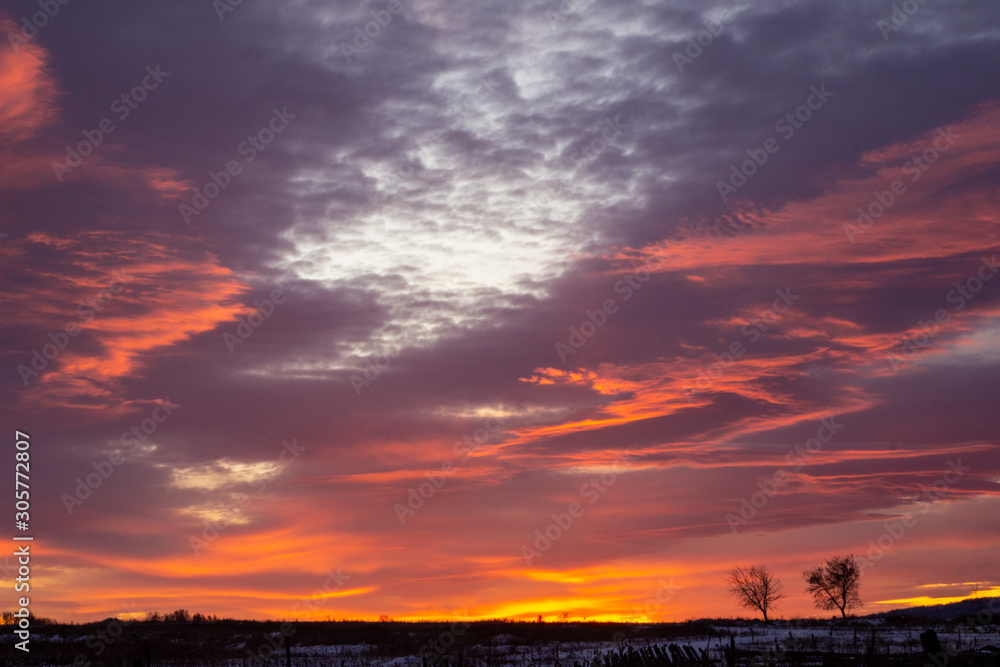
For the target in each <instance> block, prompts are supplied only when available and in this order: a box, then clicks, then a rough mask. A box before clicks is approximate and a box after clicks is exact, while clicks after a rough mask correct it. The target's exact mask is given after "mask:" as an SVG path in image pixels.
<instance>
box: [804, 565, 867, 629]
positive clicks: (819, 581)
mask: <svg viewBox="0 0 1000 667" xmlns="http://www.w3.org/2000/svg"><path fill="white" fill-rule="evenodd" d="M802 576H803V578H805V580H806V584H807V586H806V591H807V592H809V593H812V596H813V600H814V601H815V602H816V606H817V607H819V608H820V609H839V610H840V615H841V616H842V617H844V618H847V612H848V611H849V610H851V609H853V608H855V607H860V606H861V597H860V596H859V595H858V590H859V589H860V587H861V568H860V567H858V561H857V558H855V557H854V556H834V557H833V558H831V559H829V560H828V561H826V562H825V563H823V564H821V565H817V566H816V567H814V568H812V569H811V570H806V571H805V572H803V573H802Z"/></svg>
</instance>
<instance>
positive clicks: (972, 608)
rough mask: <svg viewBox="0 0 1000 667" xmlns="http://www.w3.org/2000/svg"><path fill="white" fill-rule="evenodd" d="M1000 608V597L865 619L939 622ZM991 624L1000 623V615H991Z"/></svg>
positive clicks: (901, 610)
mask: <svg viewBox="0 0 1000 667" xmlns="http://www.w3.org/2000/svg"><path fill="white" fill-rule="evenodd" d="M990 606H992V607H993V608H994V609H997V608H998V607H1000V597H995V598H979V599H978V600H962V601H960V602H950V603H948V604H934V605H927V606H923V607H906V608H905V609H892V610H890V611H883V612H879V613H877V614H868V616H866V617H865V618H887V617H888V618H929V619H934V620H939V621H949V620H954V619H958V618H963V617H966V616H975V615H976V614H977V613H978V612H979V610H980V609H987V608H988V607H990ZM989 622H990V623H1000V615H998V614H991V619H990V621H989Z"/></svg>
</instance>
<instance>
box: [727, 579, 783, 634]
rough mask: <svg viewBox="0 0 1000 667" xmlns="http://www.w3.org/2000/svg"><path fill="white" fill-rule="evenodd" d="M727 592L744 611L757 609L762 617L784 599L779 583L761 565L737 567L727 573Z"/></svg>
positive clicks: (765, 619)
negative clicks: (728, 591) (733, 596)
mask: <svg viewBox="0 0 1000 667" xmlns="http://www.w3.org/2000/svg"><path fill="white" fill-rule="evenodd" d="M728 581H729V590H730V592H732V594H733V595H735V596H736V601H737V602H738V603H739V604H740V606H741V607H744V608H746V609H757V610H758V611H760V613H762V614H763V615H764V621H765V622H767V612H768V611H771V610H773V609H774V608H775V607H776V606H777V602H778V600H780V599H781V598H783V597H784V595H782V593H781V582H780V581H779V580H778V578H777V577H776V576H774V575H773V574H772V573H771V572H769V571H768V569H767V568H766V567H764V566H763V565H739V566H737V567H734V568H733V569H731V570H730V571H729V580H728Z"/></svg>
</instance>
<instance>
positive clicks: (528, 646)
mask: <svg viewBox="0 0 1000 667" xmlns="http://www.w3.org/2000/svg"><path fill="white" fill-rule="evenodd" d="M391 625H392V626H393V627H391V628H390V627H388V626H384V627H385V630H384V632H383V633H382V634H381V635H378V634H376V633H375V630H381V629H382V628H380V627H379V625H378V624H370V625H369V626H366V628H363V629H366V630H368V631H369V636H372V635H373V634H376V636H377V640H376V641H374V642H362V641H359V642H357V643H349V642H350V641H351V639H353V638H354V637H351V636H350V635H351V634H352V633H351V632H349V631H347V632H345V631H344V629H341V630H342V631H341V637H340V640H339V641H335V642H330V643H322V642H321V641H315V640H316V639H317V638H318V637H321V636H323V634H324V633H323V632H322V629H315V630H317V631H316V632H312V635H311V636H310V630H313V629H307V628H304V627H303V628H302V630H301V631H300V632H299V633H298V634H297V635H296V636H293V637H292V638H291V639H292V641H291V658H292V660H291V662H292V664H293V665H295V666H296V667H305V666H307V665H308V666H313V665H315V666H319V665H330V666H334V667H370V666H372V667H373V666H385V667H423V665H424V663H423V661H422V659H421V653H423V655H424V656H426V657H428V658H433V657H434V656H435V651H437V655H445V656H446V659H447V664H448V665H449V667H490V666H494V665H495V666H505V667H506V666H509V667H575V666H576V665H579V667H595V666H596V665H602V666H603V664H604V660H603V659H604V657H605V656H606V655H607V654H608V653H609V652H617V651H619V650H620V649H622V648H623V647H631V648H634V649H638V648H641V647H652V646H659V647H660V648H662V649H664V650H666V649H667V648H668V646H669V645H671V644H676V645H679V646H691V647H692V648H694V649H695V650H696V651H697V652H698V653H699V654H700V653H701V651H702V650H704V651H705V652H706V653H707V655H708V656H709V658H710V659H711V660H712V661H713V662H714V663H715V664H717V665H719V666H720V667H724V666H725V664H726V663H725V656H724V653H723V649H724V648H726V647H728V646H729V644H730V641H732V642H733V643H734V645H735V646H736V647H737V648H739V649H743V650H752V651H756V652H758V653H759V654H761V656H760V659H759V660H758V662H760V663H762V664H767V663H768V662H771V663H774V662H785V660H783V658H786V657H787V656H785V654H786V652H813V653H815V652H823V653H837V654H840V655H859V654H866V653H869V652H870V651H871V650H872V648H874V653H876V654H879V655H885V654H889V655H900V654H919V653H920V652H921V651H922V648H921V642H920V633H921V632H923V631H924V630H925V629H928V628H931V629H934V630H935V632H936V633H937V635H938V638H939V640H940V642H941V646H942V649H943V650H945V651H947V652H952V653H956V654H958V653H963V652H965V654H967V653H968V652H971V651H975V652H977V653H979V654H981V655H984V656H987V655H994V656H998V654H997V653H993V652H992V651H991V650H990V649H991V648H992V647H1000V628H998V626H997V625H980V626H977V627H967V626H963V625H961V624H956V623H948V624H945V623H932V622H927V623H924V624H913V625H912V626H907V625H904V624H900V623H896V624H893V625H889V624H887V623H885V622H884V621H883V619H858V620H853V621H849V622H823V621H815V620H807V621H775V622H773V623H771V624H768V625H764V624H761V623H750V622H745V621H732V622H719V621H714V622H700V623H692V624H679V625H670V624H665V625H647V624H641V625H626V624H622V625H615V626H586V625H582V624H581V625H577V626H575V627H573V624H566V626H565V627H564V628H559V627H558V626H557V624H530V623H524V624H511V625H510V627H509V629H510V632H493V631H492V630H493V629H494V628H493V626H489V627H486V626H482V627H477V624H473V625H472V626H471V627H470V629H469V631H468V633H467V634H466V633H465V632H461V633H459V634H458V635H457V636H456V635H453V634H449V631H448V628H449V626H448V625H447V624H441V625H439V626H431V627H428V626H426V625H425V626H423V627H420V628H414V627H411V626H409V625H407V624H404V623H400V624H391ZM547 625H548V626H550V627H545V626H547ZM553 626H554V627H553ZM73 627H79V626H69V628H70V629H72V628H73ZM66 628H67V626H62V628H61V629H64V630H65V629H66ZM81 629H82V628H81ZM373 629H375V630H373ZM687 629H690V630H692V632H691V633H690V634H685V630H687ZM130 630H131V631H132V632H133V634H132V635H131V636H123V637H121V638H120V639H118V640H116V641H114V642H107V643H103V644H102V642H100V641H99V636H98V635H93V634H82V633H81V634H74V633H73V632H72V631H69V632H63V633H61V634H60V633H55V632H53V633H43V634H39V635H37V636H33V637H32V642H31V647H32V654H31V656H30V658H29V659H28V660H25V659H24V657H27V656H14V657H13V658H11V656H13V655H14V651H13V646H12V645H11V644H12V640H11V638H9V637H4V638H3V639H2V640H0V641H2V650H3V656H4V657H3V658H0V664H18V665H25V664H35V665H49V664H51V665H73V664H76V665H81V666H86V665H126V666H132V665H134V664H145V651H146V650H150V653H151V658H152V660H151V663H152V664H153V665H170V666H173V665H186V666H188V667H199V666H201V665H205V666H206V667H207V666H209V665H211V666H213V667H222V666H226V667H244V666H246V665H253V664H263V665H285V664H286V662H285V661H286V656H285V649H284V646H283V645H282V644H281V636H280V635H279V634H277V633H272V632H264V633H261V632H257V633H245V634H244V633H240V632H227V631H226V629H225V628H220V627H212V626H205V627H202V628H195V627H187V628H180V629H178V631H177V633H176V634H177V635H179V636H175V634H174V633H167V634H163V633H161V634H159V635H155V634H151V633H149V632H148V631H147V630H144V629H143V628H142V627H141V626H139V625H138V624H137V625H136V626H132V628H131V629H130ZM570 630H572V632H570ZM345 634H346V635H347V636H346V637H345V636H344V635H345ZM571 634H572V635H575V636H582V637H587V636H595V637H602V638H595V639H593V640H586V639H584V640H575V641H554V640H552V639H551V637H552V636H558V635H563V636H568V635H571ZM345 639H346V641H345ZM268 640H270V642H271V643H273V644H274V645H275V646H276V649H271V648H270V647H269V646H268V643H267V642H268ZM102 645H103V646H104V649H103V650H101V649H99V647H100V646H102ZM150 646H152V648H151V649H150V648H149V647H150ZM254 656H256V657H259V658H263V660H256V661H255V660H254ZM137 659H138V660H139V663H136V662H135V661H136V660H137ZM998 660H1000V656H998Z"/></svg>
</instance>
